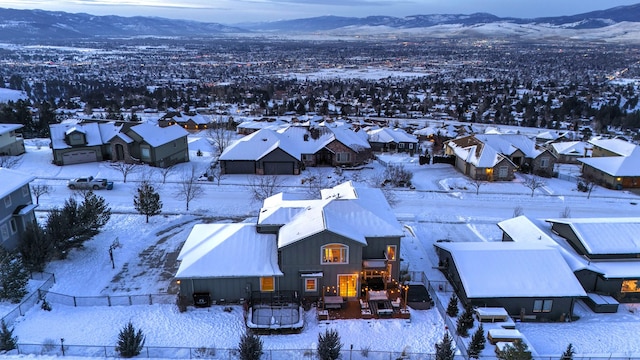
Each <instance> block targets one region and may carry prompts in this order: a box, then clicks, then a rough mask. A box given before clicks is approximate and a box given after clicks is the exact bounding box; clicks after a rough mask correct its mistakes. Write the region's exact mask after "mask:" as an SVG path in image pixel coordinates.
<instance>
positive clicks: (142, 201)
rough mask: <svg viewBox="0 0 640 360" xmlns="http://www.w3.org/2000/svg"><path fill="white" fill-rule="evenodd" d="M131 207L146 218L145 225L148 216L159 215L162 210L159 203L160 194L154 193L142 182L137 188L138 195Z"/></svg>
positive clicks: (148, 185)
mask: <svg viewBox="0 0 640 360" xmlns="http://www.w3.org/2000/svg"><path fill="white" fill-rule="evenodd" d="M133 206H134V207H135V208H136V210H137V211H138V212H139V213H140V214H142V215H146V216H147V223H148V222H149V216H154V215H158V214H160V211H161V209H162V201H160V194H158V193H157V192H156V190H155V189H154V188H153V185H151V184H150V183H149V182H147V181H143V182H142V183H141V184H140V186H138V193H137V194H136V195H135V196H134V198H133Z"/></svg>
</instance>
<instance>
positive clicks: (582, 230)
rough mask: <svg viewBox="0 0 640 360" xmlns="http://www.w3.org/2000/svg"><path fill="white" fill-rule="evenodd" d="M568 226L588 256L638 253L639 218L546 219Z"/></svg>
mask: <svg viewBox="0 0 640 360" xmlns="http://www.w3.org/2000/svg"><path fill="white" fill-rule="evenodd" d="M546 221H547V222H550V223H558V224H566V225H569V226H570V227H571V229H572V231H573V232H574V234H575V235H576V237H577V238H578V240H579V241H580V243H582V245H583V246H584V247H585V249H586V250H587V252H588V253H589V254H594V255H595V254H637V253H639V252H640V218H638V217H627V218H576V219H571V218H567V219H564V218H563V219H547V220H546Z"/></svg>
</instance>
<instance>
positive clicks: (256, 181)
mask: <svg viewBox="0 0 640 360" xmlns="http://www.w3.org/2000/svg"><path fill="white" fill-rule="evenodd" d="M282 183H283V180H282V179H281V178H280V177H278V176H277V175H264V176H250V177H249V181H248V185H247V186H248V188H249V191H250V193H251V198H252V199H253V200H255V201H257V202H263V201H264V199H266V198H268V197H270V196H273V195H275V194H277V193H279V192H281V191H282Z"/></svg>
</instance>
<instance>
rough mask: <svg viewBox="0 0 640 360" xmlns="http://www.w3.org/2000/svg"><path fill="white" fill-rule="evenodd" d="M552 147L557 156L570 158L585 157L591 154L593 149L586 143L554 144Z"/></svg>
mask: <svg viewBox="0 0 640 360" xmlns="http://www.w3.org/2000/svg"><path fill="white" fill-rule="evenodd" d="M551 147H553V150H554V151H555V152H556V153H557V154H560V155H569V156H585V155H587V154H588V153H589V154H590V153H591V149H592V148H593V146H591V145H590V144H589V143H587V142H584V141H563V142H556V143H552V144H551Z"/></svg>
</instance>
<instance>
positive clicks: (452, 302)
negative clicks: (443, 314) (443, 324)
mask: <svg viewBox="0 0 640 360" xmlns="http://www.w3.org/2000/svg"><path fill="white" fill-rule="evenodd" d="M458 311H459V310H458V297H457V296H456V294H451V298H449V305H448V306H447V315H449V316H451V317H456V316H458Z"/></svg>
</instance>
